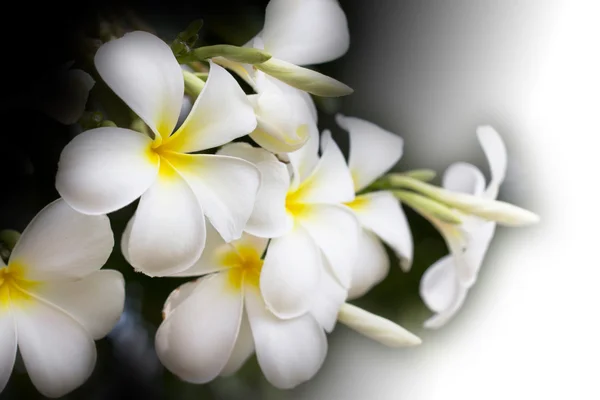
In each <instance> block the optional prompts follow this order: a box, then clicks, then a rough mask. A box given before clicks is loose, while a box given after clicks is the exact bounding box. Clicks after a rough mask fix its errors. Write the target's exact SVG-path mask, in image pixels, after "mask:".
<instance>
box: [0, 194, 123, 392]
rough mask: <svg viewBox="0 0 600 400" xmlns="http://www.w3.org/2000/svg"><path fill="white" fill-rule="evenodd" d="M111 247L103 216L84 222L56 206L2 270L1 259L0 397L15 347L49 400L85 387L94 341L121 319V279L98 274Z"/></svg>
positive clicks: (40, 219)
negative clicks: (81, 386) (83, 385)
mask: <svg viewBox="0 0 600 400" xmlns="http://www.w3.org/2000/svg"><path fill="white" fill-rule="evenodd" d="M113 244H114V240H113V235H112V231H111V229H110V222H109V220H108V218H107V217H106V216H105V215H83V214H80V213H78V212H76V211H74V210H73V209H72V208H71V207H69V206H68V205H67V204H66V203H65V202H64V201H62V200H57V201H55V202H53V203H51V204H49V205H48V206H46V208H44V209H43V210H42V211H40V213H39V214H38V215H37V216H36V217H35V218H34V219H33V220H32V221H31V223H30V224H29V226H28V227H27V228H26V229H25V231H24V232H23V234H22V235H21V237H20V239H19V241H18V242H17V244H16V246H15V247H14V249H13V251H12V254H11V256H10V259H9V260H8V264H7V265H5V264H4V262H3V261H2V260H1V259H0V391H1V390H2V389H4V387H5V385H6V383H7V381H8V378H9V377H10V374H11V371H12V369H13V365H14V363H15V357H16V353H17V346H18V348H19V352H20V353H21V356H22V358H23V362H24V363H25V368H26V369H27V372H28V373H29V377H30V378H31V381H32V382H33V384H34V385H35V387H36V388H37V389H38V390H39V391H40V392H41V393H42V394H44V395H45V396H47V397H60V396H62V395H64V394H66V393H68V392H70V391H71V390H73V389H75V388H76V387H78V386H80V385H81V384H83V383H84V382H85V381H86V380H87V378H88V377H89V376H90V374H91V373H92V371H93V369H94V365H95V363H96V348H95V346H94V340H95V339H100V338H102V337H104V336H105V335H106V334H107V333H108V332H109V331H110V330H111V329H112V327H113V326H114V325H115V324H116V323H117V321H118V320H119V316H120V315H121V312H122V311H123V304H124V300H125V292H124V282H123V276H122V275H121V274H120V273H119V272H117V271H112V270H100V268H101V267H102V265H104V263H105V262H106V260H107V259H108V256H109V255H110V253H111V251H112V248H113Z"/></svg>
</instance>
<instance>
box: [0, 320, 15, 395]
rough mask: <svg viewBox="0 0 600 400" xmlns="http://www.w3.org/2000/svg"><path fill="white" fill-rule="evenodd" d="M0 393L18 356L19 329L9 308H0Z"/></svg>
mask: <svg viewBox="0 0 600 400" xmlns="http://www.w3.org/2000/svg"><path fill="white" fill-rule="evenodd" d="M0 338H2V340H0V393H1V392H2V391H3V390H4V387H5V386H6V384H7V383H8V379H9V378H10V375H11V373H12V370H13V366H14V365H15V358H16V356H17V331H16V330H15V321H14V319H13V315H12V313H11V312H10V311H9V310H4V309H2V310H0Z"/></svg>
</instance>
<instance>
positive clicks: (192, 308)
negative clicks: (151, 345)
mask: <svg viewBox="0 0 600 400" xmlns="http://www.w3.org/2000/svg"><path fill="white" fill-rule="evenodd" d="M228 279H229V278H228V275H227V274H213V275H210V276H208V277H206V278H202V279H200V280H198V283H197V284H196V288H195V289H194V290H193V292H192V293H191V294H190V295H189V296H188V297H187V298H186V299H185V300H184V301H183V302H181V303H180V304H179V305H178V306H177V307H176V308H175V309H173V310H172V311H171V312H170V314H169V315H168V316H167V318H166V319H165V320H164V321H163V323H162V324H161V325H160V327H159V328H158V331H157V332H156V352H157V354H158V358H159V359H160V361H161V362H162V363H163V364H164V365H165V367H167V368H168V369H169V370H170V371H171V372H173V373H174V374H175V375H177V376H178V377H180V378H181V379H183V380H185V381H188V382H193V383H206V382H208V381H211V380H212V379H214V378H215V377H217V376H218V375H219V373H220V372H221V371H222V370H223V368H224V367H225V365H226V364H227V362H228V360H229V358H230V356H231V353H232V350H233V348H234V345H235V341H236V339H237V336H238V332H239V329H240V324H241V320H242V308H243V307H242V306H243V296H242V293H241V292H240V291H237V290H231V287H230V283H229V281H228Z"/></svg>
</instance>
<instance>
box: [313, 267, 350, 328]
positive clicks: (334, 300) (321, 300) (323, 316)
mask: <svg viewBox="0 0 600 400" xmlns="http://www.w3.org/2000/svg"><path fill="white" fill-rule="evenodd" d="M326 263H327V260H323V264H324V265H327V264H326ZM329 269H331V267H329V266H328V268H326V269H325V271H323V273H322V274H321V282H320V283H319V290H318V291H317V293H316V294H315V296H314V299H313V305H312V309H311V314H312V315H313V317H314V318H315V319H316V320H317V322H318V323H319V325H321V326H322V327H323V329H325V331H327V332H331V331H333V328H335V323H336V321H337V315H338V311H339V310H340V307H341V306H342V304H344V302H345V301H346V296H347V294H348V292H347V291H346V289H344V288H343V287H342V286H341V285H340V284H339V283H338V282H337V281H336V280H335V278H334V277H333V276H332V274H331V273H330V272H329Z"/></svg>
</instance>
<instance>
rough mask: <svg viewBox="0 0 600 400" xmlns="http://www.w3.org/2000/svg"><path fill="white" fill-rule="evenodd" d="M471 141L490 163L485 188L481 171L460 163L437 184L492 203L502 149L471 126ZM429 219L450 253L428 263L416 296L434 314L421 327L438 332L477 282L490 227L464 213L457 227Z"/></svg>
mask: <svg viewBox="0 0 600 400" xmlns="http://www.w3.org/2000/svg"><path fill="white" fill-rule="evenodd" d="M477 137H478V139H479V142H480V143H481V147H482V148H483V151H484V153H485V155H486V157H487V160H488V163H489V165H490V171H491V180H490V182H489V184H488V185H487V187H486V184H485V178H484V176H483V173H482V172H481V171H480V170H479V169H478V168H477V167H475V166H474V165H471V164H467V163H463V162H459V163H455V164H452V165H451V166H450V167H448V168H447V169H446V171H445V173H444V177H443V183H442V184H443V187H444V188H445V189H447V190H450V191H453V192H459V193H467V194H471V195H474V196H477V197H481V198H485V199H491V200H494V199H496V197H497V196H498V190H499V188H500V185H501V184H502V182H503V181H504V178H505V175H506V147H505V146H504V143H503V141H502V138H501V137H500V135H498V133H497V132H496V131H495V130H494V129H493V128H492V127H490V126H482V127H479V128H477ZM429 219H430V220H431V222H432V223H433V224H434V225H435V226H436V227H437V228H438V229H439V230H440V232H441V233H442V235H443V236H444V239H445V240H446V243H447V245H448V248H449V249H450V254H449V255H447V256H445V257H442V258H441V259H439V260H438V261H437V262H435V263H434V264H433V265H431V266H430V267H429V268H428V269H427V271H425V274H424V275H423V277H422V278H421V286H420V292H421V297H422V298H423V301H424V302H425V304H426V305H427V307H429V308H430V309H431V310H432V311H433V312H435V315H434V316H433V317H431V318H430V319H428V320H427V321H426V322H425V327H427V328H439V327H441V326H442V325H444V324H446V323H447V322H448V321H449V320H450V319H451V318H452V317H453V316H454V315H455V314H456V313H457V312H458V310H459V309H460V308H461V307H462V305H463V303H464V301H465V298H466V296H467V292H468V291H469V288H470V287H471V286H472V285H473V284H474V283H475V281H476V279H477V274H478V272H479V269H480V268H481V265H482V263H483V259H484V257H485V254H486V252H487V249H488V247H489V245H490V242H491V240H492V238H493V236H494V231H495V229H496V223H495V222H494V221H487V220H484V219H481V218H478V217H475V216H471V215H464V216H463V217H462V220H463V222H462V223H461V224H460V225H458V226H456V225H451V224H447V223H444V222H442V221H439V220H436V219H435V218H431V217H429Z"/></svg>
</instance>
